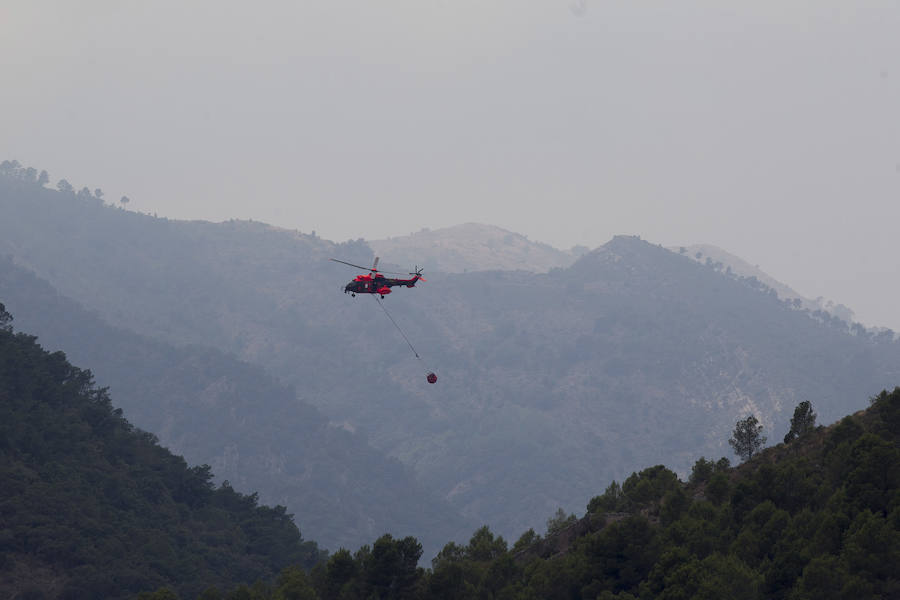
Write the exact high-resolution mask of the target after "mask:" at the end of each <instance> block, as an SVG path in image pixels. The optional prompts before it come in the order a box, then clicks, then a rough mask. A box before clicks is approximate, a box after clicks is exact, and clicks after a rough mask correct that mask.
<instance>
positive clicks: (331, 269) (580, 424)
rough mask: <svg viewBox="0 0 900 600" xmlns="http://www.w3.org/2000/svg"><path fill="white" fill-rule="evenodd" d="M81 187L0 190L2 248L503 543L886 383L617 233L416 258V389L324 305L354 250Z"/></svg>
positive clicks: (885, 366)
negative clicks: (635, 479) (232, 372)
mask: <svg viewBox="0 0 900 600" xmlns="http://www.w3.org/2000/svg"><path fill="white" fill-rule="evenodd" d="M89 196H90V195H89V194H87V195H85V194H82V195H80V196H79V195H78V194H75V193H71V192H65V191H63V192H60V191H53V190H49V189H46V188H43V187H40V186H38V185H36V183H28V182H25V181H23V180H22V179H21V178H16V177H10V176H7V177H0V211H2V212H3V215H4V217H5V218H4V219H2V220H0V244H2V245H3V248H2V250H0V251H2V252H6V253H8V254H11V255H12V257H13V258H12V260H13V262H14V263H15V264H17V265H20V266H26V267H28V268H30V269H32V270H34V271H35V272H36V273H37V274H38V275H40V276H41V277H43V278H45V279H47V280H48V281H49V282H50V283H51V284H52V285H53V286H54V287H56V288H57V289H58V290H60V292H61V293H63V294H65V295H67V296H71V297H72V298H74V299H76V300H77V301H79V302H81V303H82V304H84V305H85V306H86V307H88V308H89V309H91V310H94V311H97V313H99V314H100V315H102V317H103V318H104V319H107V320H109V321H110V322H112V323H114V324H116V325H118V326H121V327H124V328H129V329H133V330H135V331H137V332H139V333H141V334H144V335H147V336H152V337H156V338H159V339H164V340H166V341H169V342H171V341H177V342H190V343H194V344H202V345H205V346H211V347H214V348H217V349H219V350H222V351H225V352H233V353H235V354H236V355H238V356H239V357H240V358H242V359H244V360H246V361H248V362H251V363H254V364H257V365H261V366H263V367H264V368H265V369H266V370H267V371H268V372H269V373H271V374H272V375H274V376H275V377H277V378H279V379H280V380H281V381H283V382H285V383H290V384H293V385H295V386H296V388H297V391H298V393H299V394H300V395H301V396H302V397H303V398H304V399H306V400H308V401H309V402H310V403H312V404H314V405H315V406H316V407H318V408H319V409H320V410H321V411H322V412H323V413H324V414H325V415H327V417H328V418H329V419H330V420H331V421H333V422H335V423H342V424H345V425H346V426H347V427H348V428H351V429H356V430H357V431H364V432H365V433H366V434H367V436H368V440H369V441H370V443H371V444H373V445H374V446H376V447H377V448H379V449H381V450H383V451H385V452H386V453H388V454H389V455H391V456H394V457H397V458H398V459H400V460H401V461H402V462H404V463H405V464H406V465H408V466H410V467H412V468H414V469H415V472H416V474H417V475H418V477H419V479H420V481H422V482H423V483H424V484H425V485H426V486H427V487H428V488H429V489H431V490H434V491H435V492H436V493H437V494H439V495H440V496H442V497H444V498H446V499H448V500H449V501H450V502H451V503H453V505H454V506H455V507H457V508H459V509H460V510H461V511H463V513H464V514H465V515H466V516H468V517H470V518H472V519H477V520H478V521H479V522H484V523H491V524H492V526H493V527H495V529H496V530H497V531H498V532H500V533H502V534H504V535H507V536H510V535H515V534H516V532H520V531H522V530H524V529H527V528H528V527H530V526H536V525H539V524H540V523H542V522H543V521H544V519H546V517H547V516H548V515H550V514H553V513H554V511H555V510H556V508H557V507H559V506H562V507H564V508H565V509H567V510H571V509H572V508H573V507H577V506H583V505H584V504H585V502H586V501H587V500H588V499H589V498H590V496H591V495H592V494H594V493H596V490H597V489H598V488H602V487H603V486H605V484H606V482H608V481H609V480H610V479H613V478H620V479H621V478H622V477H623V476H624V475H626V474H627V473H630V472H631V471H633V470H636V469H638V468H640V467H641V466H642V465H647V464H658V463H663V462H664V463H665V464H667V465H668V466H669V467H670V468H672V469H674V470H675V471H677V472H679V473H687V471H688V469H689V468H690V465H691V464H693V462H694V461H695V460H696V458H697V456H698V455H700V454H703V455H707V456H709V455H722V454H725V453H726V452H727V447H726V445H725V442H724V441H725V440H726V439H727V437H728V432H729V431H730V429H731V427H732V426H733V424H734V422H735V420H736V419H737V418H739V417H742V416H745V415H747V414H750V413H753V414H756V415H757V416H758V417H759V418H760V420H761V422H762V423H763V424H764V426H765V428H766V432H767V434H768V435H769V436H770V438H771V439H778V438H780V437H781V436H782V435H783V434H784V432H785V431H786V429H787V421H788V418H789V417H790V411H791V410H792V407H794V406H796V405H797V404H798V403H799V402H801V401H804V400H810V401H813V402H814V403H815V404H816V406H817V407H818V410H819V413H820V416H821V418H822V419H823V420H826V421H829V420H833V419H837V418H839V417H840V416H841V415H844V414H847V413H849V412H853V411H855V410H857V409H859V408H861V407H862V404H861V403H860V399H862V398H865V397H867V396H868V395H870V394H872V393H873V392H874V391H875V390H878V389H882V388H887V389H892V388H893V387H894V386H895V385H897V383H898V382H900V344H898V343H897V341H895V339H894V336H893V334H892V333H881V334H877V335H876V334H874V333H873V332H870V331H867V330H865V329H864V328H862V327H859V326H850V325H848V324H847V323H846V322H844V321H841V320H839V319H834V318H832V317H830V316H829V315H827V314H825V313H814V312H809V311H803V310H798V309H797V307H795V306H794V305H793V304H791V303H788V302H783V301H780V300H779V299H778V298H777V296H776V295H775V294H774V293H772V292H771V291H770V290H768V289H767V288H765V287H764V286H762V285H760V284H759V283H758V282H757V281H755V280H752V279H751V280H742V279H739V278H736V277H733V276H731V275H730V274H728V273H726V272H722V271H720V270H717V269H716V268H715V267H714V265H713V266H706V265H704V264H698V263H696V262H694V261H693V260H691V259H689V258H687V257H684V256H680V255H678V254H677V253H673V252H669V251H667V250H665V249H663V248H661V247H658V246H655V245H653V244H650V243H647V242H645V241H643V240H640V239H637V238H626V237H617V238H615V239H613V240H611V241H610V242H609V243H607V244H605V245H604V246H602V247H600V248H598V249H596V250H594V251H593V252H591V253H589V254H587V255H585V256H583V257H582V258H581V259H580V260H578V261H577V262H576V263H575V264H573V265H572V266H571V267H568V268H565V269H555V270H551V271H550V272H549V273H546V274H526V273H521V272H492V273H463V274H453V275H450V274H442V273H435V272H433V271H430V270H429V268H428V265H427V264H426V265H425V267H426V271H425V275H426V277H427V278H428V283H425V284H421V285H420V286H417V287H416V288H415V289H412V290H409V289H405V288H404V289H399V290H396V291H395V293H394V294H391V295H390V296H389V297H387V298H386V299H385V304H386V306H388V307H389V309H390V310H391V312H392V314H393V315H394V316H395V317H396V318H397V319H398V321H399V322H400V324H401V325H402V326H403V327H404V328H405V330H406V332H407V334H408V335H409V336H410V337H411V339H412V340H413V341H414V342H415V344H416V347H417V349H418V350H419V351H420V353H421V354H422V355H423V357H424V358H425V359H426V362H427V364H428V365H429V366H430V367H431V368H433V369H435V370H436V371H437V372H438V375H439V380H438V383H437V385H434V386H429V385H427V384H426V383H425V381H424V377H423V372H422V371H423V370H422V369H421V368H420V365H419V364H418V363H417V361H415V360H414V359H413V357H412V355H411V353H410V352H409V348H408V347H407V346H406V345H405V343H404V342H403V340H402V339H401V338H400V337H399V336H398V334H397V332H396V331H395V330H394V329H393V326H392V325H391V324H390V323H389V322H388V321H387V319H385V318H384V315H383V314H381V313H380V310H379V308H378V306H377V305H376V304H375V303H374V302H372V301H371V300H370V299H368V298H365V297H358V298H355V299H352V298H350V297H349V296H344V295H342V294H341V293H340V289H341V288H342V286H343V284H344V283H346V281H347V280H349V279H350V278H351V277H352V276H353V275H354V272H353V270H351V269H347V268H346V267H343V266H341V265H336V264H334V263H330V262H328V261H327V260H326V259H327V258H328V257H337V258H341V259H344V260H349V261H350V262H354V263H356V264H368V263H369V261H371V259H372V253H371V251H370V250H369V249H368V248H367V246H366V245H365V243H363V242H361V241H358V242H352V243H345V244H334V243H332V242H329V241H325V240H321V239H319V238H317V237H315V236H312V235H306V234H300V233H298V232H291V231H284V230H278V229H275V228H272V227H269V226H266V225H262V224H257V223H248V222H230V223H222V224H212V223H204V222H176V221H169V220H166V219H156V218H152V217H149V216H147V215H141V214H137V213H133V212H129V211H125V210H120V209H118V208H113V207H108V206H103V205H102V203H101V202H100V201H99V200H97V199H96V198H91V197H89ZM382 261H383V262H391V258H390V257H387V256H386V257H382ZM402 266H403V267H404V270H406V268H408V267H410V266H411V265H402ZM786 283H790V282H786ZM98 368H99V367H98Z"/></svg>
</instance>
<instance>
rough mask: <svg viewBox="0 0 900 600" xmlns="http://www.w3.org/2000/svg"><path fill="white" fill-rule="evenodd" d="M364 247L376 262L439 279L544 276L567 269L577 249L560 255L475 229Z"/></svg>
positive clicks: (425, 233)
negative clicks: (476, 274)
mask: <svg viewBox="0 0 900 600" xmlns="http://www.w3.org/2000/svg"><path fill="white" fill-rule="evenodd" d="M369 246H370V247H371V248H372V250H373V251H374V252H375V254H377V255H378V256H381V257H382V260H386V261H389V262H391V263H393V264H396V265H400V266H402V267H404V268H407V267H408V268H410V269H411V268H412V267H413V266H414V265H419V266H425V267H426V268H427V270H428V271H440V272H442V273H466V272H471V271H529V272H532V273H546V272H547V271H549V270H550V269H553V268H555V267H568V266H569V265H571V264H572V263H573V262H575V259H577V258H578V253H579V249H577V248H576V249H573V251H571V252H563V251H562V250H557V249H556V248H554V247H552V246H549V245H547V244H542V243H540V242H532V241H531V240H529V239H528V238H526V237H525V236H523V235H520V234H518V233H513V232H511V231H507V230H505V229H501V228H499V227H495V226H493V225H482V224H479V223H465V224H463V225H456V226H454V227H445V228H442V229H434V230H432V229H423V230H421V231H418V232H416V233H412V234H410V235H404V236H398V237H392V238H388V239H386V240H373V241H370V242H369ZM582 250H583V251H586V250H587V249H586V248H584V249H582Z"/></svg>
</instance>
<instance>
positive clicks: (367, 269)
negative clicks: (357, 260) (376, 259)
mask: <svg viewBox="0 0 900 600" xmlns="http://www.w3.org/2000/svg"><path fill="white" fill-rule="evenodd" d="M328 260H333V261H334V262H339V263H341V264H345V265H347V266H350V267H356V268H357V269H362V270H363V271H371V270H372V269H370V268H369V267H361V266H359V265H354V264H353V263H348V262H347V261H345V260H338V259H336V258H329V259H328Z"/></svg>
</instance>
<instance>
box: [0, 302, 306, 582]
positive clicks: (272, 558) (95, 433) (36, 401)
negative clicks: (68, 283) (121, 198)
mask: <svg viewBox="0 0 900 600" xmlns="http://www.w3.org/2000/svg"><path fill="white" fill-rule="evenodd" d="M0 308H2V305H0ZM4 317H5V314H4V312H2V311H0V514H2V515H3V518H2V528H0V596H2V597H3V598H50V597H52V598H110V599H116V598H133V597H134V596H135V595H136V594H137V593H138V592H141V591H148V590H154V589H156V588H159V587H161V586H167V587H169V588H171V589H175V590H177V591H178V592H179V593H180V594H182V595H183V597H186V598H187V597H190V598H194V597H197V595H198V594H200V593H201V592H202V591H203V589H205V588H206V587H207V586H211V585H215V586H218V587H220V588H221V587H226V588H227V587H232V586H235V585H237V584H239V583H245V582H252V581H254V580H257V579H272V578H273V577H274V576H275V574H277V573H278V572H279V571H280V570H281V569H283V568H284V567H286V566H288V565H291V564H298V565H301V566H303V567H305V568H310V567H312V566H313V565H314V564H315V563H316V562H317V561H318V560H319V559H320V552H319V550H318V548H317V547H316V544H315V543H313V542H304V541H303V539H302V538H301V537H300V532H299V531H298V529H297V527H296V526H295V525H294V523H293V521H292V520H291V517H290V515H288V514H286V513H285V510H284V507H276V508H270V507H266V506H259V505H258V504H257V500H256V496H252V495H251V496H245V495H242V494H240V493H238V492H236V491H235V490H234V489H233V488H231V487H230V486H228V485H222V486H221V487H218V489H216V488H215V486H213V484H212V481H211V478H212V475H211V473H210V472H209V468H208V467H207V466H199V467H191V468H189V467H188V466H187V464H186V463H185V461H184V459H182V458H181V457H179V456H175V455H173V454H171V453H170V452H169V451H168V450H166V449H164V448H162V447H160V446H159V445H158V444H157V443H156V439H155V437H154V436H153V435H152V434H149V433H146V432H143V431H140V430H136V429H134V428H133V427H132V426H131V424H130V423H129V422H128V421H126V420H125V419H124V418H123V416H122V411H121V410H119V409H114V408H113V407H112V404H111V400H110V397H109V395H108V394H107V392H106V391H105V390H103V389H100V388H97V387H95V386H94V385H93V384H92V381H91V374H90V372H89V371H83V370H81V369H78V368H76V367H74V366H72V365H71V364H69V363H68V362H67V361H66V357H65V355H64V354H63V353H61V352H55V353H52V354H51V353H49V352H46V351H44V350H43V349H42V348H41V347H40V346H38V345H37V344H36V343H35V340H34V338H33V337H32V336H28V335H25V334H14V333H12V332H11V331H10V330H9V329H8V327H7V326H6V324H5V323H4V322H3V321H4V320H5V318H4Z"/></svg>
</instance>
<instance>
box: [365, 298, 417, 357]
mask: <svg viewBox="0 0 900 600" xmlns="http://www.w3.org/2000/svg"><path fill="white" fill-rule="evenodd" d="M372 297H373V298H375V302H377V303H378V305H379V306H380V307H381V310H383V311H384V314H386V315H387V318H388V319H390V320H391V323H393V324H394V327H396V328H397V331H399V332H400V335H402V336H403V339H404V340H406V343H407V345H408V346H409V349H410V350H412V352H413V354H415V355H416V358H418V359H419V360H422V357H421V356H419V353H418V352H416V349H415V348H413V345H412V342H410V341H409V338H408V337H406V334H405V333H403V330H402V329H400V326H399V325H397V321H395V320H394V317H392V316H391V313H389V312H388V309H387V308H385V306H384V303H383V302H382V301H381V299H380V298H379V297H378V296H376V295H375V294H372Z"/></svg>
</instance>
